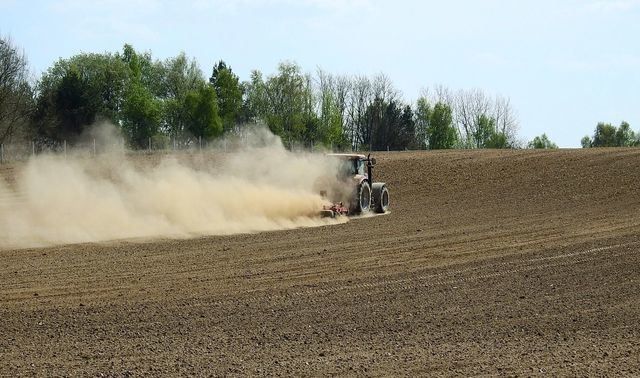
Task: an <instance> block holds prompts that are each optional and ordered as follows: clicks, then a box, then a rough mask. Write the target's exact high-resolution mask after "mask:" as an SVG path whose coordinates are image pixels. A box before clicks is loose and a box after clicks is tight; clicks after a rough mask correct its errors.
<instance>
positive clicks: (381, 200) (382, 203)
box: [373, 182, 389, 214]
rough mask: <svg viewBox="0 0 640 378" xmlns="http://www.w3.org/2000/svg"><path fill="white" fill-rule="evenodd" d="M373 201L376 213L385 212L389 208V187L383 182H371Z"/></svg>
mask: <svg viewBox="0 0 640 378" xmlns="http://www.w3.org/2000/svg"><path fill="white" fill-rule="evenodd" d="M373 203H374V204H375V206H374V209H375V211H376V213H378V214H383V213H386V212H387V210H388V209H389V189H387V186H386V185H385V184H384V183H381V182H376V183H373Z"/></svg>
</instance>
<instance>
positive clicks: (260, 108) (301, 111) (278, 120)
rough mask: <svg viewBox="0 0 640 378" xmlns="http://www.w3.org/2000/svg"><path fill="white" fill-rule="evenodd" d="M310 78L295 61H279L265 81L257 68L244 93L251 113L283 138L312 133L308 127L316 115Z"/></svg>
mask: <svg viewBox="0 0 640 378" xmlns="http://www.w3.org/2000/svg"><path fill="white" fill-rule="evenodd" d="M310 81H311V80H310V78H309V76H308V75H304V74H303V73H302V71H301V69H300V67H299V66H298V65H297V64H295V63H288V62H283V63H280V65H279V66H278V73H277V74H276V75H273V76H270V77H268V78H267V79H266V80H263V78H262V74H261V73H260V72H259V71H254V72H252V74H251V84H250V86H249V87H248V93H247V96H248V98H249V100H250V102H251V105H250V107H251V109H252V112H254V113H255V114H256V118H258V119H260V120H262V121H264V122H265V123H266V124H267V126H269V129H270V130H271V131H272V132H273V133H274V134H276V135H279V136H280V137H282V138H283V139H284V140H285V141H288V140H293V141H295V140H302V139H303V138H309V137H310V136H313V135H314V133H311V132H309V131H308V127H307V125H310V124H311V125H313V124H314V122H315V121H314V120H313V118H314V117H315V116H316V115H315V113H314V112H313V105H314V103H313V96H312V89H311V83H310ZM307 142H310V140H307Z"/></svg>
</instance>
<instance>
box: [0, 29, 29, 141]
mask: <svg viewBox="0 0 640 378" xmlns="http://www.w3.org/2000/svg"><path fill="white" fill-rule="evenodd" d="M33 108H34V104H33V90H32V88H31V85H30V84H29V73H28V67H27V58H26V56H25V55H24V54H23V53H21V52H20V51H19V50H18V48H17V47H16V46H14V45H13V43H12V41H11V40H10V39H9V38H2V37H0V143H3V142H6V141H8V140H10V139H11V138H12V137H13V136H15V135H16V134H18V133H20V134H22V135H21V136H26V135H27V134H29V133H30V131H29V130H28V125H29V119H30V117H31V115H32V112H33Z"/></svg>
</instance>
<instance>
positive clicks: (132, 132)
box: [122, 81, 162, 148]
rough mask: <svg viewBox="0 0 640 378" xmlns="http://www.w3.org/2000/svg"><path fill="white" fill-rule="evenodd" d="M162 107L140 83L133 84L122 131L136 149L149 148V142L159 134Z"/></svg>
mask: <svg viewBox="0 0 640 378" xmlns="http://www.w3.org/2000/svg"><path fill="white" fill-rule="evenodd" d="M161 116H162V107H161V104H160V102H159V100H157V99H156V98H155V97H154V96H153V95H152V94H151V92H150V91H149V90H148V89H147V88H146V87H145V86H144V85H142V83H140V82H139V81H134V82H132V83H131V85H130V86H129V88H127V92H126V94H125V102H124V109H123V116H122V118H123V119H122V129H123V131H124V132H125V134H126V135H127V137H128V139H129V142H130V144H131V146H132V147H134V148H147V147H149V140H150V138H152V137H153V136H155V135H156V134H157V133H158V129H159V126H160V121H161Z"/></svg>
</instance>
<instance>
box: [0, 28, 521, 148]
mask: <svg viewBox="0 0 640 378" xmlns="http://www.w3.org/2000/svg"><path fill="white" fill-rule="evenodd" d="M28 72H29V71H28V64H27V58H26V55H25V54H24V53H23V52H22V51H21V50H19V49H18V48H17V47H16V46H15V45H14V44H13V43H12V41H11V40H10V39H9V38H0V143H8V142H10V141H12V140H19V139H30V140H35V141H37V142H38V144H39V145H45V146H46V145H56V144H59V143H61V142H62V141H68V142H69V143H71V144H73V143H74V141H76V140H78V138H79V137H80V136H81V135H82V134H83V132H85V130H86V129H87V128H88V127H89V126H90V125H92V124H94V123H96V122H98V121H108V122H112V123H113V124H115V125H117V126H119V128H120V129H121V131H122V134H123V135H124V136H125V138H126V141H127V143H128V145H129V146H130V147H132V148H146V147H147V146H148V144H149V141H152V142H153V143H154V145H163V144H167V143H169V142H168V141H169V140H174V141H178V142H179V143H184V144H190V143H193V142H194V140H198V139H204V140H211V139H214V138H217V137H219V136H221V135H222V134H224V133H228V132H238V131H240V130H241V129H242V127H244V126H245V125H248V124H255V123H261V124H266V125H267V126H268V127H269V129H270V130H271V131H272V132H274V133H275V134H276V135H279V136H280V137H281V138H282V139H283V141H284V142H285V143H289V144H294V143H297V144H304V145H324V146H326V147H330V146H333V147H334V148H336V149H343V150H369V149H370V150H386V149H389V150H404V149H441V148H508V147H518V141H517V138H516V137H517V135H516V133H517V127H518V124H517V120H516V117H515V116H514V112H513V110H512V108H511V105H510V103H509V100H508V99H505V98H502V97H499V96H498V97H495V98H493V97H490V96H489V95H487V94H486V93H484V92H483V91H481V90H470V91H468V90H460V91H457V92H454V91H451V90H449V89H447V88H445V87H438V88H436V89H435V90H433V91H429V90H425V91H424V92H423V93H422V94H421V95H420V96H419V98H418V99H417V101H416V102H415V104H408V103H406V102H405V101H404V100H403V98H402V95H401V93H400V91H399V90H397V89H396V88H395V87H394V86H393V83H392V82H391V80H390V79H389V78H388V77H387V76H386V75H384V74H379V75H375V76H364V75H360V76H347V75H334V74H331V73H328V72H325V71H323V70H321V69H318V70H316V71H315V72H314V73H308V72H304V71H303V70H302V68H301V67H300V66H299V65H297V64H296V63H293V62H282V63H280V64H279V65H278V67H277V70H276V72H275V73H274V74H271V75H264V74H263V73H262V72H261V71H259V70H254V71H252V73H251V75H250V78H249V80H247V81H241V80H240V79H239V77H238V76H237V75H236V74H235V73H234V72H233V70H232V68H231V67H230V66H229V65H228V64H227V63H226V62H224V61H219V62H216V63H215V64H213V65H212V69H211V71H210V74H208V75H206V76H205V74H204V73H203V71H202V70H201V69H200V67H199V66H198V64H197V63H196V61H195V60H194V59H190V58H189V57H187V56H186V55H185V54H184V53H180V54H178V55H177V56H175V57H172V58H168V59H165V60H159V59H155V58H154V57H153V56H152V54H151V53H150V52H140V51H136V50H135V49H134V48H133V47H132V46H131V45H128V44H127V45H124V47H123V48H122V51H118V52H114V53H111V52H105V53H81V54H77V55H74V56H72V57H70V58H61V59H59V60H58V61H56V62H55V63H54V64H53V65H52V66H51V67H49V68H48V69H47V70H46V71H45V72H44V73H43V74H42V75H41V77H40V78H39V79H38V80H37V81H35V83H34V84H32V81H33V80H31V79H30V77H29V74H28Z"/></svg>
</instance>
